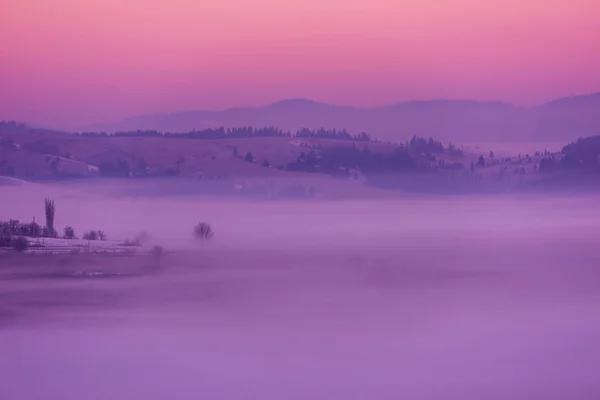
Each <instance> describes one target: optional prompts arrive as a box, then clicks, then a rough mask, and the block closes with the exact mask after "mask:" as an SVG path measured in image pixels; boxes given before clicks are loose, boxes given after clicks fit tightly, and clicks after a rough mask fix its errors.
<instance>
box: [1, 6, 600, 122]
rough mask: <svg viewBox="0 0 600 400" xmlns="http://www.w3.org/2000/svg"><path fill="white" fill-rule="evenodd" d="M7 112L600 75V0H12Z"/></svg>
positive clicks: (353, 94)
mask: <svg viewBox="0 0 600 400" xmlns="http://www.w3.org/2000/svg"><path fill="white" fill-rule="evenodd" d="M2 9H3V12H2V13H1V15H0V59H1V60H2V69H1V71H0V93H2V95H1V96H0V119H18V120H26V121H33V122H41V123H49V124H56V125H62V126H77V125H79V124H89V123H96V122H106V121H112V120H115V119H119V118H121V117H124V116H129V115H135V114H145V113H154V112H169V111H176V110H186V109H201V108H226V107H232V106H247V105H261V104H265V103H269V102H272V101H276V100H280V99H284V98H297V97H306V98H311V99H315V100H319V101H324V102H330V103H335V104H348V105H357V106H376V105H382V104H388V103H392V102H396V101H401V100H414V99H428V98H440V97H443V98H470V99H481V100H505V101H511V102H514V103H518V104H536V103H540V102H544V101H546V100H551V99H553V98H556V97H560V96H566V95H572V94H580V93H587V92H596V91H600V74H599V73H598V72H597V71H600V24H598V21H600V2H598V1H597V0H571V1H564V0H445V1H439V0H404V1H398V0H368V1H367V0H343V1H342V0H287V1H280V0H253V1H247V0H220V1H215V2H208V1H197V0H169V1H167V0H5V1H4V2H3V6H2Z"/></svg>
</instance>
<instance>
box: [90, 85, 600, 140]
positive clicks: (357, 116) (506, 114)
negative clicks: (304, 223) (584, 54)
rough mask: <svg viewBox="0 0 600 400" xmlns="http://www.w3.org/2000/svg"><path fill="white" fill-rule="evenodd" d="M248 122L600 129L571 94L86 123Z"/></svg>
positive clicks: (440, 132)
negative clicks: (534, 100)
mask: <svg viewBox="0 0 600 400" xmlns="http://www.w3.org/2000/svg"><path fill="white" fill-rule="evenodd" d="M248 125H249V126H254V127H260V126H272V125H274V126H278V127H280V128H282V129H284V130H290V131H295V130H297V129H299V128H303V127H304V128H310V129H317V128H320V127H324V128H327V129H333V128H337V129H342V128H345V129H347V130H348V131H349V132H351V133H360V132H368V133H370V134H372V135H373V136H375V137H379V138H381V139H385V140H404V139H406V138H409V137H411V136H412V135H413V134H417V135H420V136H432V137H435V138H437V139H440V140H454V141H468V140H471V141H485V140H490V141H505V140H510V141H515V140H522V141H538V140H539V141H554V140H556V141H565V140H572V139H576V138H578V137H582V136H590V135H596V134H600V94H589V95H582V96H572V97H566V98H561V99H557V100H554V101H551V102H549V103H546V104H542V105H540V106H536V107H529V108H525V107H518V106H515V105H512V104H509V103H503V102H479V101H470V100H444V99H440V100H427V101H409V102H401V103H397V104H393V105H390V106H385V107H378V108H371V109H363V108H358V107H343V106H335V105H330V104H325V103H319V102H315V101H312V100H307V99H292V100H282V101H278V102H276V103H272V104H269V105H266V106H262V107H246V108H231V109H226V110H218V111H215V110H198V111H184V112H178V113H170V114H156V115H142V116H137V117H132V118H127V119H124V120H122V121H120V122H118V123H114V124H107V125H102V126H93V127H90V128H89V130H95V131H98V130H102V131H107V132H114V131H124V130H137V129H155V130H159V131H168V132H186V131H190V130H193V129H203V128H207V127H216V126H225V127H232V126H248Z"/></svg>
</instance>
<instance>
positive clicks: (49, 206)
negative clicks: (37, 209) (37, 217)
mask: <svg viewBox="0 0 600 400" xmlns="http://www.w3.org/2000/svg"><path fill="white" fill-rule="evenodd" d="M44 205H45V209H46V227H47V228H48V231H49V234H50V235H52V234H53V233H54V214H55V211H56V207H55V206H54V200H51V199H50V198H46V200H45V201H44Z"/></svg>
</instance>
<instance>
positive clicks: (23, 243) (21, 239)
mask: <svg viewBox="0 0 600 400" xmlns="http://www.w3.org/2000/svg"><path fill="white" fill-rule="evenodd" d="M11 245H12V248H13V249H14V250H15V251H17V252H19V253H22V252H24V251H26V250H27V249H28V248H29V241H28V240H27V238H26V237H25V236H18V237H16V238H13V239H12V240H11Z"/></svg>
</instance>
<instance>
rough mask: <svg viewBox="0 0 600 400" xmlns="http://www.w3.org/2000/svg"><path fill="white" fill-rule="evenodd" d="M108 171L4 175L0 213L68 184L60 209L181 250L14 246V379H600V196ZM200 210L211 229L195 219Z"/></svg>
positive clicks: (300, 392)
mask: <svg viewBox="0 0 600 400" xmlns="http://www.w3.org/2000/svg"><path fill="white" fill-rule="evenodd" d="M110 185H114V186H110ZM110 185H109V184H108V183H107V184H106V185H105V186H96V187H95V189H94V186H93V185H85V184H71V185H64V184H61V185H57V184H36V183H21V184H16V185H11V186H2V187H0V196H1V198H2V200H3V202H2V208H1V209H0V220H7V219H9V218H19V219H22V220H30V219H31V217H32V216H34V215H35V216H37V219H38V220H41V219H43V199H44V198H45V197H47V196H50V197H52V198H53V199H54V200H55V202H56V226H57V227H59V228H62V226H63V225H66V224H69V225H71V226H73V228H74V229H75V231H76V234H77V235H79V234H80V233H81V232H83V231H85V230H88V229H102V230H104V231H105V232H106V233H107V235H108V239H109V241H110V240H112V241H115V242H122V241H123V240H124V239H125V238H127V237H131V236H132V235H135V234H136V233H138V232H140V231H144V232H147V234H148V237H149V238H150V239H149V243H150V244H151V245H160V246H163V247H164V250H165V254H164V256H163V257H162V258H161V259H159V260H156V259H153V258H151V257H148V256H146V255H144V254H143V251H144V250H143V249H140V250H139V251H140V254H139V255H131V256H117V255H113V256H110V255H103V254H94V253H93V252H92V253H86V252H83V253H78V254H71V255H63V256H60V255H59V256H53V255H50V254H34V253H31V254H28V253H24V254H17V253H15V252H4V253H0V298H1V303H0V353H1V354H2V357H0V375H1V376H2V385H0V398H7V399H34V398H44V399H63V398H88V399H101V398H102V399H103V398H111V399H131V398H145V399H162V398H179V399H196V398H199V397H206V398H221V399H242V398H264V399H270V398H272V399H278V398H288V399H306V398H319V399H330V398H346V399H373V398H377V399H397V398H399V397H406V398H414V399H431V398H442V399H459V398H460V399H479V398H488V399H496V398H497V399H504V398H513V399H536V398H540V399H553V398H555V399H562V398H577V399H593V398H597V397H598V395H600V385H599V384H598V382H599V380H598V376H599V375H598V371H600V361H599V360H600V350H599V347H598V346H597V345H596V342H597V340H596V338H597V337H598V334H600V317H599V316H598V313H597V310H598V307H599V306H600V292H599V291H598V289H599V285H600V283H599V282H600V281H599V279H600V273H599V272H598V268H597V264H598V260H599V259H600V258H599V256H598V253H597V245H596V240H595V238H596V236H597V232H598V230H599V228H600V227H599V226H598V221H600V218H599V217H600V215H599V214H600V211H598V208H597V207H596V204H597V202H598V197H596V196H587V197H566V196H564V197H552V198H549V197H547V196H528V197H524V196H514V195H513V196H509V195H504V196H499V195H498V196H449V197H448V196H409V195H403V196H394V197H385V196H382V197H378V198H370V199H369V198H355V199H353V200H327V201H326V200H319V199H310V200H303V201H300V200H289V201H264V200H255V201H247V200H242V199H240V198H232V197H216V196H199V195H186V196H170V195H160V196H159V195H156V194H155V195H153V196H148V195H147V192H146V193H145V194H144V193H143V192H140V193H137V195H135V196H134V194H136V186H128V185H132V183H131V182H127V183H126V182H124V181H121V182H117V183H110ZM119 185H120V186H119ZM125 187H129V191H127V192H124V191H123V189H124V188H125ZM124 193H125V194H124ZM117 194H118V195H117ZM198 221H207V222H209V223H210V224H211V226H212V227H213V229H214V231H215V236H214V238H213V239H212V240H210V241H206V242H199V241H197V240H194V239H193V238H192V235H191V233H192V228H193V226H194V225H195V224H196V223H197V222H198ZM75 271H104V272H107V271H110V272H118V273H120V274H121V275H119V274H115V275H110V276H109V277H105V278H93V277H87V278H75V277H74V275H73V274H72V273H73V272H75ZM32 379H35V382H36V383H35V385H32V384H31V381H32Z"/></svg>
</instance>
